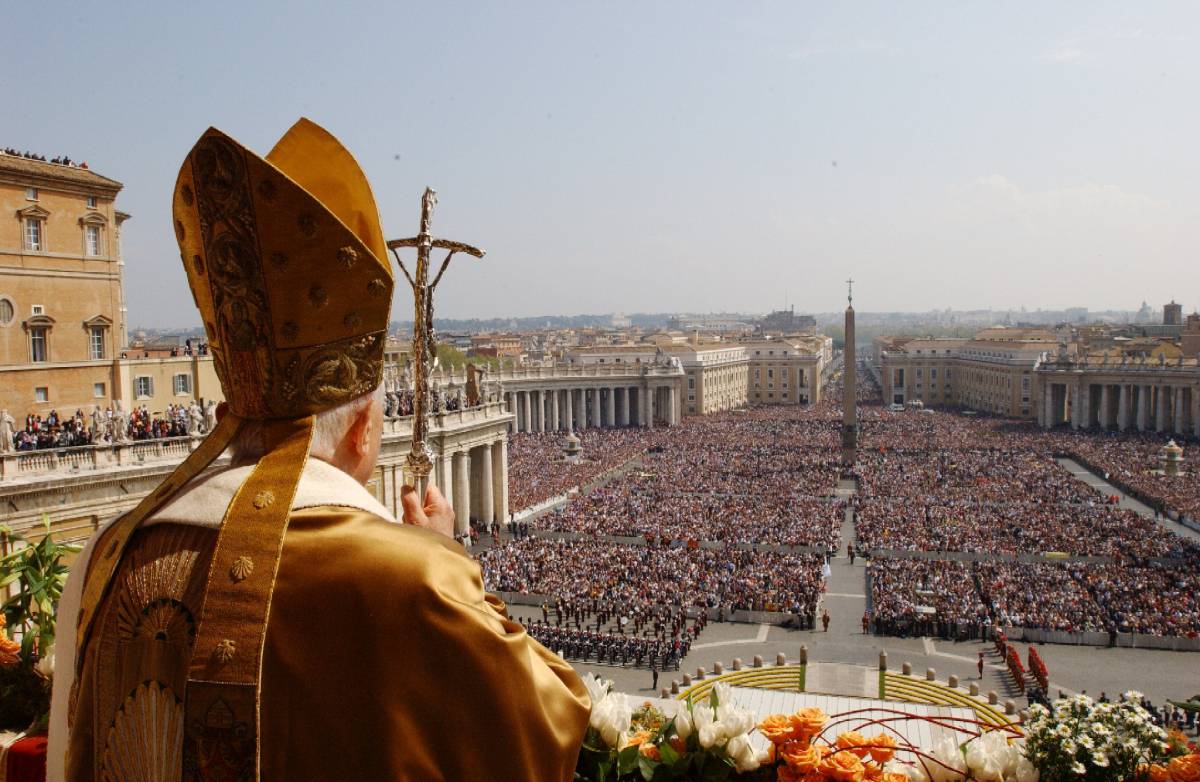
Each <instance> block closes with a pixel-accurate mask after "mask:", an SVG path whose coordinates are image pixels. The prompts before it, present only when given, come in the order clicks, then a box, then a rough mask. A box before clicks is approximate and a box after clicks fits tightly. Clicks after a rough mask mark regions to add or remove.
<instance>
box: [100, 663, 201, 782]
mask: <svg viewBox="0 0 1200 782" xmlns="http://www.w3.org/2000/svg"><path fill="white" fill-rule="evenodd" d="M182 775H183V703H182V702H181V701H180V700H179V698H177V697H175V693H173V692H171V689H170V688H169V687H163V686H162V685H160V684H159V683H158V682H154V681H151V682H146V683H144V684H141V685H139V686H138V688H137V689H136V690H134V691H133V694H132V695H130V696H129V697H128V698H126V699H125V703H123V704H122V705H121V709H120V711H118V712H117V716H116V717H115V718H114V719H113V724H112V727H111V728H109V731H108V740H107V741H106V742H105V745H104V760H103V763H102V765H101V770H100V778H101V780H103V782H179V780H180V779H181V777H182Z"/></svg>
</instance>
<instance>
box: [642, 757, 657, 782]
mask: <svg viewBox="0 0 1200 782" xmlns="http://www.w3.org/2000/svg"><path fill="white" fill-rule="evenodd" d="M637 765H638V771H640V772H642V779H644V780H646V782H650V780H651V779H653V778H654V770H655V768H657V767H658V766H659V764H658V763H655V762H654V761H653V760H651V759H650V758H648V757H646V756H645V755H643V754H641V753H640V752H639V753H638V756H637Z"/></svg>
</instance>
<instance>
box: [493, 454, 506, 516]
mask: <svg viewBox="0 0 1200 782" xmlns="http://www.w3.org/2000/svg"><path fill="white" fill-rule="evenodd" d="M490 447H491V449H492V511H493V513H495V515H496V521H498V522H499V523H501V524H507V523H508V441H507V440H497V441H496V442H494V443H492V444H491V446H490Z"/></svg>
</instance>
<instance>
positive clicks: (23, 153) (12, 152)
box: [4, 147, 88, 168]
mask: <svg viewBox="0 0 1200 782" xmlns="http://www.w3.org/2000/svg"><path fill="white" fill-rule="evenodd" d="M4 154H6V155H8V156H9V157H22V158H25V159H26V160H39V161H41V162H43V163H54V164H55V165H59V166H70V167H71V168H87V167H88V164H87V161H86V160H85V161H75V160H72V159H71V158H70V157H68V156H66V155H59V156H58V157H52V158H50V159H49V160H47V159H46V156H45V155H39V154H37V153H36V152H30V151H29V150H27V149H26V150H19V149H14V148H13V147H5V148H4Z"/></svg>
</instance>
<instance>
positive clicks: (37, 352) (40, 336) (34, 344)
mask: <svg viewBox="0 0 1200 782" xmlns="http://www.w3.org/2000/svg"><path fill="white" fill-rule="evenodd" d="M49 347H50V346H49V344H48V340H47V338H46V327H45V326H34V327H33V328H31V329H29V360H30V361H32V362H34V363H35V364H40V363H42V362H43V361H48V360H49V355H50V350H49Z"/></svg>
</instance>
